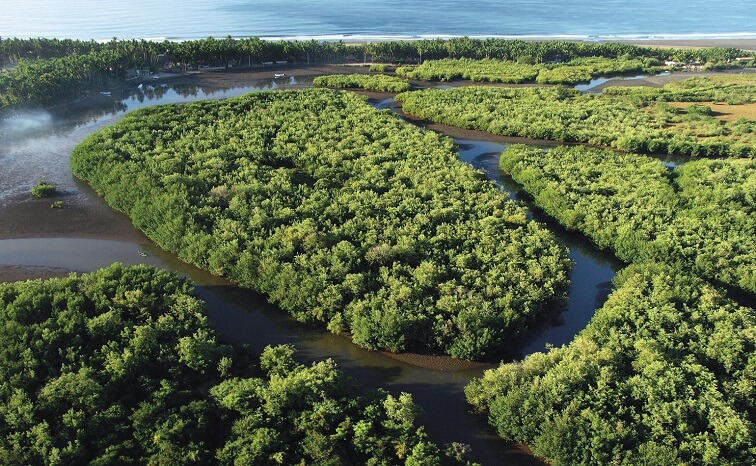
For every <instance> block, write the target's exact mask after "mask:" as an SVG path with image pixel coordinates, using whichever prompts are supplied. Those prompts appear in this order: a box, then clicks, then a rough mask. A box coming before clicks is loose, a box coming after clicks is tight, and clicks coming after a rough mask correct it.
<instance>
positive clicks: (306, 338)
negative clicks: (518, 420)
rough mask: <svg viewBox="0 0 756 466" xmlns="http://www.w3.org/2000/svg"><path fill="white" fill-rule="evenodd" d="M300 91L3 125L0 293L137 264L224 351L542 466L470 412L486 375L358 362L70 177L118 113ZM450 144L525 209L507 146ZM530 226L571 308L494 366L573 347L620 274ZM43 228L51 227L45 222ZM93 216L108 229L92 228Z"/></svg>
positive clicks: (603, 257)
mask: <svg viewBox="0 0 756 466" xmlns="http://www.w3.org/2000/svg"><path fill="white" fill-rule="evenodd" d="M309 85H311V80H308V79H294V78H291V79H289V78H286V79H284V80H282V81H280V80H279V81H277V80H266V81H261V82H256V83H253V84H251V85H247V86H244V87H235V88H230V89H219V88H208V87H196V86H189V87H187V86H172V85H168V84H155V85H151V86H143V87H142V88H141V89H136V88H135V89H132V90H130V91H125V92H124V93H123V94H118V95H113V96H104V95H92V96H90V97H89V98H88V99H85V100H83V101H79V102H77V103H76V104H72V105H70V106H65V107H60V108H57V109H53V110H50V111H41V110H36V111H28V112H17V113H15V114H12V115H11V114H8V115H5V116H4V117H3V118H2V119H0V164H1V166H2V167H3V169H2V171H0V224H2V225H4V226H3V227H2V228H0V281H7V280H8V278H7V276H6V274H7V271H8V270H11V269H14V270H18V269H19V268H21V269H24V270H26V271H28V276H35V275H36V274H37V273H38V272H39V273H40V274H42V272H46V273H48V274H52V275H56V274H60V273H65V271H76V272H87V271H92V270H96V269H98V268H101V267H104V266H107V265H109V264H111V263H113V262H116V261H119V262H123V263H124V264H137V263H146V264H150V265H154V266H157V267H162V268H166V269H170V270H173V271H176V272H177V273H179V274H180V275H182V276H185V277H187V278H189V279H190V280H192V281H193V282H194V283H195V284H196V285H197V290H198V293H199V295H200V297H201V298H202V299H204V300H205V301H206V303H207V307H208V312H209V317H210V321H211V324H212V326H213V327H214V328H215V329H216V330H217V331H218V332H220V334H221V336H222V337H223V338H224V339H225V340H227V341H230V342H232V343H246V344H249V345H250V346H251V347H253V348H257V349H262V348H263V347H264V346H266V345H271V344H280V343H292V344H294V345H295V346H296V347H297V349H298V351H299V353H298V354H299V359H300V360H301V361H303V362H309V361H314V360H320V359H324V358H333V359H334V360H335V361H336V362H337V363H338V364H339V367H340V368H341V369H342V370H343V371H344V372H345V373H347V374H348V375H350V376H352V377H355V378H356V379H358V380H359V381H360V382H361V383H362V384H364V385H366V386H368V387H376V388H377V387H383V388H385V389H387V390H388V391H390V392H392V393H399V392H402V391H406V392H410V393H412V394H413V396H414V400H415V402H416V403H418V404H419V405H420V406H422V407H423V408H424V410H425V413H426V414H425V417H424V419H423V422H424V424H425V425H426V427H427V429H428V432H429V434H430V437H431V439H432V440H434V441H436V442H438V443H447V442H452V441H457V442H462V443H468V444H470V445H471V446H472V448H473V459H474V460H476V461H479V462H481V463H483V464H489V465H493V464H502V465H529V464H541V463H540V462H539V461H538V460H536V459H535V458H534V457H532V456H530V455H529V454H527V452H526V451H525V450H524V449H523V448H521V447H519V446H517V445H514V444H511V443H507V442H505V441H503V440H501V439H499V438H497V437H496V435H495V433H494V431H493V430H492V429H491V428H490V427H489V426H488V424H487V423H486V422H485V419H483V418H481V417H479V416H475V415H473V414H471V413H469V412H468V406H467V404H466V403H465V400H464V393H463V389H464V386H465V385H466V384H467V383H468V382H469V380H470V379H471V378H472V377H476V376H479V375H480V374H481V373H482V371H483V370H484V369H485V368H487V367H493V366H492V365H487V364H471V365H469V366H465V365H461V366H460V367H456V366H455V367H443V366H442V367H441V369H443V370H439V369H428V368H424V367H419V366H417V365H411V364H407V363H405V362H403V361H399V360H397V359H395V358H393V357H391V356H390V355H386V354H383V353H380V352H375V351H368V350H364V349H362V348H359V347H357V346H356V345H354V344H352V343H351V342H350V340H349V339H347V338H345V337H343V336H338V335H333V334H331V333H329V332H327V331H325V330H320V329H313V328H309V327H305V326H303V325H301V324H298V323H297V322H295V321H294V320H293V319H291V318H290V317H289V316H288V315H287V314H285V313H284V312H283V311H280V310H278V309H277V308H276V307H275V306H272V305H270V304H268V303H267V302H266V301H265V299H264V298H263V297H262V296H260V295H257V294H255V293H252V292H249V291H245V290H241V289H238V288H236V287H234V286H232V285H231V284H230V283H229V282H227V281H225V280H223V279H220V278H218V277H214V276H212V275H210V274H209V273H207V272H204V271H202V270H199V269H197V268H195V267H192V266H189V265H187V264H184V263H182V262H181V261H179V260H178V259H177V258H176V257H175V256H174V255H172V254H170V253H167V252H165V251H163V250H161V249H159V248H158V247H156V246H155V245H154V244H153V243H152V242H151V241H150V240H149V239H148V238H146V237H145V236H144V235H142V234H141V233H139V232H138V231H136V230H135V229H133V227H131V226H130V222H129V220H128V218H126V216H125V215H122V214H120V213H118V212H114V211H112V210H110V209H109V208H107V206H106V205H105V203H104V201H103V200H102V199H100V198H99V197H97V196H96V195H95V194H94V192H93V191H92V190H91V189H89V187H88V186H86V184H85V183H82V182H80V181H78V180H76V179H75V178H74V177H73V176H72V175H71V174H70V171H69V166H68V164H69V154H70V152H71V150H72V149H73V147H74V146H75V145H76V144H78V143H79V142H81V140H82V139H83V138H84V137H86V136H87V135H88V134H90V133H92V132H94V131H96V130H98V129H99V128H102V127H104V126H106V125H108V124H111V123H113V122H115V121H117V120H118V119H119V118H120V117H121V116H122V115H123V114H124V113H126V112H127V111H131V110H134V109H136V108H140V107H144V106H148V105H155V104H162V103H176V102H188V101H193V100H200V99H217V98H226V97H232V96H236V95H240V94H243V93H246V92H252V91H260V90H268V89H274V88H288V87H303V86H309ZM114 94H115V93H114ZM455 142H456V143H457V145H458V147H459V154H460V159H461V160H463V161H464V162H466V163H469V164H471V165H472V166H474V167H475V168H478V169H481V170H483V171H484V172H485V173H486V174H487V175H488V176H489V177H490V178H491V179H492V180H494V181H495V182H496V183H497V184H498V185H499V186H500V188H501V189H502V191H503V193H502V195H508V196H510V197H511V198H512V199H515V200H516V201H517V202H524V203H525V204H526V205H527V200H524V199H522V198H521V196H520V195H519V193H518V192H517V189H516V186H514V185H512V184H511V183H510V182H509V181H508V180H507V179H505V178H504V177H503V176H502V175H501V174H500V173H499V170H498V154H499V153H500V152H501V151H502V150H504V149H505V148H506V145H505V144H498V143H493V142H486V141H479V140H474V139H455ZM38 178H45V179H47V180H48V181H50V182H53V183H55V184H56V185H57V186H58V188H59V190H60V192H61V195H60V196H59V198H57V199H59V200H61V201H62V202H63V204H64V208H63V209H60V212H52V211H53V210H57V209H50V208H49V207H48V206H47V205H45V204H44V202H46V203H47V204H49V201H39V200H34V199H32V198H31V196H30V195H29V192H30V190H31V187H32V185H33V184H34V182H35V181H36V179H38ZM40 202H42V204H41V203H40ZM34 209H37V210H36V211H38V212H40V214H39V216H41V217H39V218H37V217H38V216H37V215H36V214H33V215H32V214H30V215H29V216H28V217H29V218H26V217H24V218H23V219H22V217H23V214H22V213H23V212H34V211H35V210H34ZM56 215H59V216H60V218H61V219H64V220H61V225H66V227H65V228H61V229H57V227H56V226H55V222H56V221H57V220H55V216H56ZM77 215H79V216H80V218H81V220H80V221H79V217H77ZM531 215H532V218H534V219H535V220H538V221H540V222H543V223H545V224H546V225H547V226H548V227H549V228H550V229H551V230H552V231H553V232H554V234H555V235H556V237H557V238H558V240H559V241H560V242H562V243H563V244H564V245H566V246H567V247H568V248H569V249H570V258H571V259H572V261H573V262H574V268H573V271H572V275H571V286H570V290H569V301H568V303H567V306H566V309H565V310H564V311H563V312H562V313H560V314H559V315H558V316H557V317H556V318H555V319H554V320H553V321H550V322H545V323H544V324H543V328H541V329H538V330H537V331H536V332H534V334H533V335H532V337H531V338H529V339H528V340H527V341H524V342H522V343H521V344H520V345H519V346H518V347H515V348H511V351H510V352H508V354H507V355H506V356H503V357H502V359H503V360H504V361H510V360H512V359H520V358H522V357H524V356H525V355H527V354H529V353H532V352H535V351H541V350H543V349H544V348H545V347H546V346H547V345H548V344H550V345H557V346H558V345H562V344H566V343H568V342H569V341H571V340H572V338H573V336H574V335H575V334H576V333H577V332H579V331H580V330H581V329H582V328H584V327H585V325H586V324H587V323H588V321H589V320H590V318H591V317H592V315H593V313H594V311H595V309H596V308H597V307H599V306H601V305H602V304H603V302H604V300H605V299H606V296H607V295H608V293H609V291H610V289H611V279H612V278H613V277H614V274H615V272H616V270H618V269H619V268H620V267H621V264H620V263H619V262H617V261H616V260H613V259H612V257H611V256H610V255H608V254H605V253H603V252H601V251H598V250H597V249H596V248H594V247H592V246H591V245H590V244H589V243H588V242H587V241H586V240H585V239H583V238H582V237H580V236H578V235H574V234H571V233H568V232H566V231H564V230H563V229H562V228H561V227H559V226H558V225H556V224H554V223H553V222H549V221H548V219H547V218H545V217H544V216H543V215H541V214H539V213H538V212H536V211H532V210H531ZM48 216H49V218H50V219H52V220H46V219H47V218H48ZM66 216H69V217H66ZM98 216H99V217H101V220H102V222H101V223H104V224H107V225H108V227H109V228H110V229H108V228H105V229H101V228H100V229H98V228H94V227H91V225H94V224H95V223H93V222H95V221H96V220H97V217H98ZM35 218H36V220H35ZM40 218H42V219H41V220H40ZM66 218H67V220H65V219H66ZM72 219H74V220H72ZM27 226H29V228H27ZM116 227H117V228H116ZM34 236H37V237H34Z"/></svg>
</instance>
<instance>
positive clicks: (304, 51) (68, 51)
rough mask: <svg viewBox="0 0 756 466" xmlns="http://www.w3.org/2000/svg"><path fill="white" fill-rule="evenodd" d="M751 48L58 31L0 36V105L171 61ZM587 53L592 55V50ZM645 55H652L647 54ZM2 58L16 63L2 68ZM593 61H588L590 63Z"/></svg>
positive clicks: (53, 99) (522, 56)
mask: <svg viewBox="0 0 756 466" xmlns="http://www.w3.org/2000/svg"><path fill="white" fill-rule="evenodd" d="M742 56H754V54H753V53H750V52H744V51H741V50H736V49H731V48H702V49H658V48H649V47H637V46H633V45H628V44H616V43H602V44H597V43H578V42H569V41H521V40H501V39H481V40H478V39H470V38H468V37H460V38H454V39H449V40H440V39H439V40H420V41H411V42H375V43H366V44H359V45H349V46H347V45H346V44H344V43H343V42H341V41H339V42H318V41H315V40H310V41H263V40H260V39H259V38H256V37H253V38H248V39H232V38H231V37H226V38H224V39H214V38H207V39H201V40H191V41H183V42H170V41H164V42H152V41H145V40H141V41H137V40H121V41H119V40H113V41H110V42H106V43H96V42H94V41H89V42H80V41H72V40H58V39H28V40H26V39H0V108H2V107H5V106H19V105H43V106H47V105H53V104H55V103H58V102H60V100H62V99H66V98H70V97H72V96H76V95H77V94H79V93H81V92H83V91H84V90H86V89H90V88H97V87H101V86H104V85H106V84H107V83H108V82H110V81H111V80H114V79H124V78H125V77H126V76H127V73H128V71H129V70H136V69H145V68H147V69H152V70H155V69H158V68H161V67H163V66H169V67H170V68H172V69H176V70H186V69H188V68H197V67H199V66H203V65H208V66H223V67H228V66H231V65H233V66H237V67H240V66H246V67H253V66H262V64H263V63H265V62H268V61H274V60H276V61H278V60H285V61H288V62H299V63H312V62H319V63H323V62H345V61H347V60H354V59H355V57H362V58H363V59H365V60H367V59H368V57H369V58H370V59H371V60H372V61H384V62H394V61H398V62H413V61H416V62H422V61H423V60H428V59H434V60H437V59H443V58H455V59H459V58H469V59H474V60H480V59H496V60H508V61H513V62H515V61H516V62H520V63H528V64H539V63H540V64H550V63H556V62H568V61H570V60H574V59H576V58H581V57H584V58H586V57H587V59H588V61H589V62H592V61H596V60H599V61H600V60H601V59H599V58H595V57H603V58H604V59H619V60H620V61H621V62H624V63H632V62H633V61H634V60H636V59H639V60H641V61H642V62H643V63H647V62H648V63H650V61H664V60H668V59H671V60H675V61H679V62H700V63H704V64H706V65H707V66H713V67H717V68H722V67H735V66H742V64H741V63H740V62H734V61H733V60H734V59H735V58H736V57H742ZM590 57H593V58H590ZM649 60H650V61H649ZM6 64H12V65H16V66H14V67H11V69H9V70H4V71H3V70H2V67H3V66H4V65H6ZM594 65H595V63H592V64H590V66H594Z"/></svg>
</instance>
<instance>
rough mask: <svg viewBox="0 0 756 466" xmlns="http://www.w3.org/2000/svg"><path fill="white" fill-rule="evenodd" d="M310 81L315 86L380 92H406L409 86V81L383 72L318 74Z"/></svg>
mask: <svg viewBox="0 0 756 466" xmlns="http://www.w3.org/2000/svg"><path fill="white" fill-rule="evenodd" d="M312 83H313V84H315V85H316V86H324V87H337V88H343V89H352V88H356V89H365V90H368V91H381V92H406V91H409V90H410V87H411V86H410V83H409V82H407V81H406V80H404V79H400V78H395V77H393V76H386V75H383V74H373V75H368V74H330V75H327V76H318V77H317V78H315V79H314V80H313V81H312Z"/></svg>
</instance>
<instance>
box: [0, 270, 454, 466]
mask: <svg viewBox="0 0 756 466" xmlns="http://www.w3.org/2000/svg"><path fill="white" fill-rule="evenodd" d="M0 341H2V351H1V352H0V462H1V463H2V464H4V465H37V464H39V465H41V464H62V465H77V464H94V465H110V464H171V465H173V464H211V463H215V464H227V465H231V464H308V465H332V466H333V465H352V464H375V465H378V464H382V465H383V464H386V465H389V464H391V465H399V464H406V465H440V464H442V456H443V455H441V454H440V453H439V449H438V447H437V446H436V445H434V444H432V443H430V442H428V440H427V437H426V435H425V433H424V431H423V429H422V427H420V428H419V427H418V426H417V423H416V420H417V416H418V414H419V410H418V407H417V406H416V405H415V404H414V403H413V402H412V397H411V396H410V395H409V394H402V395H401V396H399V397H393V396H391V395H388V394H386V393H383V392H378V393H375V394H365V395H362V394H361V389H360V388H359V387H357V386H355V384H354V383H353V382H351V381H350V380H348V379H346V378H345V377H344V376H343V375H342V374H341V373H340V372H339V371H338V369H337V368H336V365H335V364H334V363H333V361H331V360H326V361H322V362H318V363H315V364H313V365H312V366H310V367H305V366H302V365H300V364H298V363H296V362H294V360H293V359H292V354H293V349H292V348H290V347H287V346H283V347H275V348H268V349H266V350H265V351H264V352H263V354H262V356H261V357H260V360H259V368H260V369H261V370H253V369H252V366H251V365H250V364H249V361H248V359H249V357H250V355H248V354H246V353H244V352H239V351H236V350H234V349H233V348H231V347H229V346H226V345H222V344H220V343H218V342H217V339H216V336H215V333H214V331H213V330H212V329H211V328H210V327H209V326H208V323H207V317H206V315H205V310H204V304H203V303H202V302H201V301H199V300H198V299H197V298H196V297H195V296H194V294H193V291H192V288H191V287H190V286H189V285H188V284H187V283H186V282H184V281H183V280H180V279H178V278H177V277H176V276H175V275H173V274H170V273H167V272H163V271H157V270H155V269H152V268H148V267H144V266H140V267H131V268H123V267H121V266H120V265H113V266H111V267H108V268H107V269H103V270H100V271H97V272H95V273H92V274H88V275H82V276H75V275H71V276H69V277H68V278H64V279H53V280H47V281H40V280H36V281H28V282H19V283H12V284H2V285H0ZM252 359H254V360H256V359H257V358H252ZM443 461H448V464H458V463H457V461H456V460H453V459H451V458H448V459H445V460H443Z"/></svg>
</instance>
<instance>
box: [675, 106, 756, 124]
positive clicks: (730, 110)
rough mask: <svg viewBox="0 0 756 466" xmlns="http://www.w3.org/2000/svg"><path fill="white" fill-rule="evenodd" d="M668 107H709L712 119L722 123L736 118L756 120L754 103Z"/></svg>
mask: <svg viewBox="0 0 756 466" xmlns="http://www.w3.org/2000/svg"><path fill="white" fill-rule="evenodd" d="M667 103H668V104H669V105H671V106H673V107H676V108H682V109H685V107H688V106H689V105H693V104H698V105H704V106H706V107H711V109H712V110H713V111H714V117H716V118H717V119H718V120H723V121H734V120H737V119H738V118H746V119H748V120H756V103H750V104H738V105H730V104H721V103H714V102H667Z"/></svg>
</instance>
